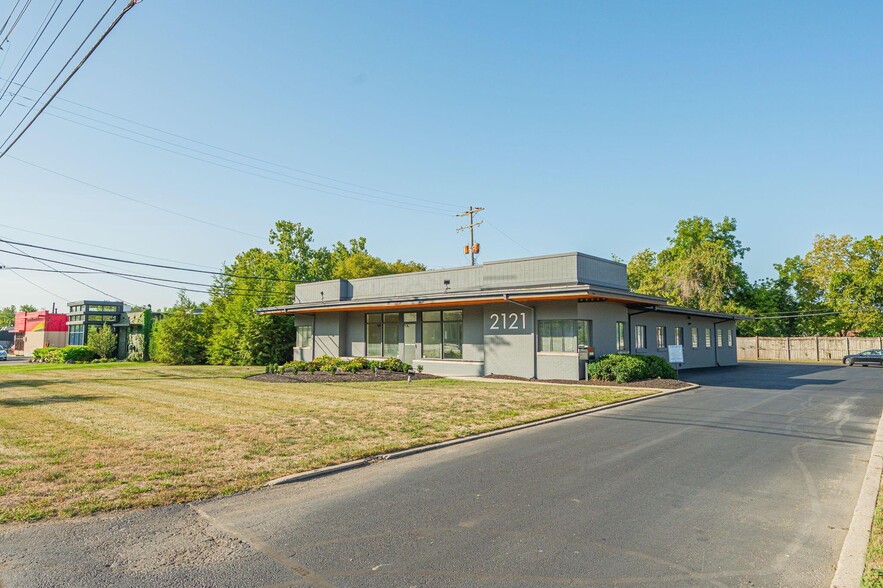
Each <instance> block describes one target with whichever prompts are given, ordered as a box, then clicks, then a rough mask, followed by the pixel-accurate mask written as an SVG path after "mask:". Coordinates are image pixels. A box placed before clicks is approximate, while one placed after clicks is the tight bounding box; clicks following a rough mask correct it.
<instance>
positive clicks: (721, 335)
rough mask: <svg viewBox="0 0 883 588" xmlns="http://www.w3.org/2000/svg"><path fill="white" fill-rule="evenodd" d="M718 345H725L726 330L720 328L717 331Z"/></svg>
mask: <svg viewBox="0 0 883 588" xmlns="http://www.w3.org/2000/svg"><path fill="white" fill-rule="evenodd" d="M717 346H718V347H723V346H724V332H723V331H721V330H720V329H718V331H717Z"/></svg>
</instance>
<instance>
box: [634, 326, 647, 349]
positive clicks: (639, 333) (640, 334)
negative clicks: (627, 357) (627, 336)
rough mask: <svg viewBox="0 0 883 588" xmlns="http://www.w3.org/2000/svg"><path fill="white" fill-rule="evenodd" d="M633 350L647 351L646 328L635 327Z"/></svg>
mask: <svg viewBox="0 0 883 588" xmlns="http://www.w3.org/2000/svg"><path fill="white" fill-rule="evenodd" d="M635 349H647V327H646V326H644V325H635Z"/></svg>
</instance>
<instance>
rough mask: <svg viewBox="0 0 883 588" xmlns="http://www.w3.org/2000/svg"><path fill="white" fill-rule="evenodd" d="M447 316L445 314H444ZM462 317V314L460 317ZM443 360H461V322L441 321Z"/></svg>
mask: <svg viewBox="0 0 883 588" xmlns="http://www.w3.org/2000/svg"><path fill="white" fill-rule="evenodd" d="M445 314H447V313H445ZM460 316H461V317H462V314H461V315H460ZM442 330H443V334H444V347H443V349H444V355H445V359H463V320H462V318H461V320H459V321H458V320H447V318H445V320H444V321H442Z"/></svg>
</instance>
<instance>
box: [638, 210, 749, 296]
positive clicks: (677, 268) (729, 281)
mask: <svg viewBox="0 0 883 588" xmlns="http://www.w3.org/2000/svg"><path fill="white" fill-rule="evenodd" d="M668 243H669V246H668V247H666V248H665V249H663V250H662V251H660V252H658V253H656V252H653V251H651V250H649V249H647V250H644V251H641V252H640V253H638V254H636V255H635V256H634V257H632V259H631V260H630V261H629V263H628V279H629V287H630V288H631V289H632V290H634V291H636V292H640V293H643V294H653V295H656V296H663V297H665V298H667V299H668V300H669V301H670V302H671V303H672V304H676V305H679V306H688V307H691V308H699V309H703V310H715V311H735V310H738V309H739V306H738V303H737V302H736V297H737V295H738V294H739V293H740V291H741V290H742V289H744V288H745V287H747V285H748V278H747V276H746V274H745V270H743V269H742V259H743V258H744V256H745V253H746V252H747V251H748V248H747V247H743V246H742V243H741V241H739V240H738V239H737V238H736V219H731V218H729V217H724V219H723V220H722V221H721V222H719V223H714V222H712V221H711V220H710V219H708V218H705V217H701V216H694V217H691V218H688V219H683V220H680V221H678V224H677V226H676V227H675V233H674V236H672V237H669V238H668Z"/></svg>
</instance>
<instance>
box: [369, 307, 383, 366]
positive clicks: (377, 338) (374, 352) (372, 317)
mask: <svg viewBox="0 0 883 588" xmlns="http://www.w3.org/2000/svg"><path fill="white" fill-rule="evenodd" d="M365 341H366V343H367V349H366V350H365V353H366V355H367V356H368V357H380V356H382V355H383V324H382V318H381V315H379V314H367V315H365Z"/></svg>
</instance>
